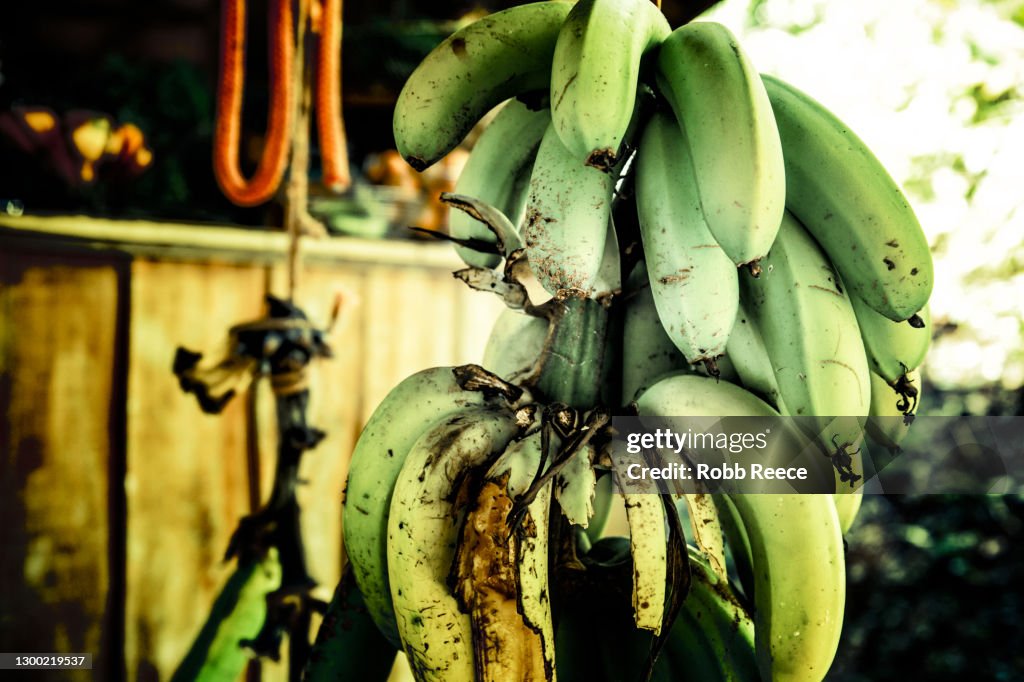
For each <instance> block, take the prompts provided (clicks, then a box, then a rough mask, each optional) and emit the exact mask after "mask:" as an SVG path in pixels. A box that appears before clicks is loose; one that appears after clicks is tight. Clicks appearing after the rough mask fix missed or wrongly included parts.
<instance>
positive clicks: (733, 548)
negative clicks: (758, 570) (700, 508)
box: [711, 495, 754, 603]
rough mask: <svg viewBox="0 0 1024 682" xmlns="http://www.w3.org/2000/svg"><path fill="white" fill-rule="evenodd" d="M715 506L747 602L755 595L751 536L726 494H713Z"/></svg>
mask: <svg viewBox="0 0 1024 682" xmlns="http://www.w3.org/2000/svg"><path fill="white" fill-rule="evenodd" d="M711 497H712V499H713V500H714V502H715V508H716V509H717V510H718V522H719V524H721V526H722V535H724V536H725V542H726V544H727V545H728V547H729V554H730V555H731V556H732V565H733V568H734V569H735V571H736V578H737V579H738V580H739V586H740V590H741V591H742V593H743V597H744V598H745V599H746V601H747V603H750V602H751V598H752V597H753V595H754V564H753V560H752V559H751V558H750V538H748V537H747V531H746V529H745V528H744V527H743V521H742V520H741V519H740V515H739V512H737V511H736V507H735V505H733V503H732V502H730V501H729V498H728V496H726V495H712V496H711Z"/></svg>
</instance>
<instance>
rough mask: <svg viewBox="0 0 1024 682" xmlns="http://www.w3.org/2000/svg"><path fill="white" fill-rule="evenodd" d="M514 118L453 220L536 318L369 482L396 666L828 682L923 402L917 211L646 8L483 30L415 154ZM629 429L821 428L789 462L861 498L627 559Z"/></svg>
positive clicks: (515, 329)
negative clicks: (862, 528) (817, 462)
mask: <svg viewBox="0 0 1024 682" xmlns="http://www.w3.org/2000/svg"><path fill="white" fill-rule="evenodd" d="M495 107H501V109H500V110H499V112H498V114H497V115H496V117H495V118H494V119H493V120H492V122H491V124H490V126H489V127H488V128H487V129H486V130H485V131H484V133H483V134H482V136H481V137H480V138H479V141H478V142H477V144H476V146H475V148H474V150H473V152H472V154H471V156H470V159H469V162H468V163H467V165H466V167H465V171H464V173H463V175H462V177H461V178H460V179H459V181H458V185H457V191H456V192H455V193H454V194H452V195H445V196H443V197H442V198H443V199H444V200H445V201H447V202H448V203H449V204H450V205H451V206H452V207H454V208H456V209H459V211H460V212H459V213H457V214H456V215H454V217H453V219H452V223H451V237H452V239H453V241H455V242H456V244H457V251H458V254H459V255H460V257H461V258H462V259H463V260H464V261H465V263H466V265H467V266H468V267H466V268H465V269H464V270H460V271H459V272H457V273H455V274H456V276H457V277H458V278H459V279H461V280H463V281H464V282H466V283H467V284H468V285H469V286H471V287H472V288H475V289H478V290H481V291H487V292H491V293H492V294H498V295H499V296H500V297H501V298H502V300H503V301H504V302H505V303H506V305H507V306H508V308H509V309H508V310H507V311H506V312H505V313H504V314H503V315H502V316H501V317H500V319H499V320H498V322H497V324H496V325H495V327H494V330H493V332H492V335H491V338H490V340H489V342H488V344H487V348H486V351H485V354H484V359H483V366H477V365H467V366H462V367H439V368H433V369H427V370H423V371H421V372H419V373H417V374H414V375H413V376H411V377H409V378H407V379H405V380H404V381H403V382H401V383H400V384H399V385H398V386H396V387H395V388H394V389H393V390H392V392H391V393H390V394H389V395H388V396H387V397H386V398H385V399H384V401H383V402H382V403H381V404H380V405H379V406H378V408H377V409H376V411H375V412H374V414H373V416H372V417H371V418H370V420H369V422H368V423H367V425H366V426H365V428H364V430H363V432H362V434H361V435H360V437H359V439H358V442H357V444H356V447H355V450H354V452H353V454H352V460H351V465H350V474H349V480H348V484H347V489H346V492H345V503H344V528H345V548H346V553H347V556H348V558H349V561H350V565H351V576H352V581H353V583H354V586H350V589H349V592H346V594H349V593H352V594H356V593H357V594H358V595H359V596H360V597H361V599H362V603H363V604H364V605H365V612H364V611H360V612H359V613H360V614H362V613H365V614H366V618H368V619H369V621H371V622H372V623H374V624H375V625H376V628H377V629H379V631H380V633H381V634H382V635H383V638H384V642H385V643H384V644H380V643H378V645H376V647H377V649H379V650H381V651H386V652H388V653H389V655H390V652H391V651H392V648H393V650H395V651H398V650H400V651H402V652H404V654H405V656H406V657H407V658H408V661H409V664H410V667H411V669H412V672H413V674H414V676H415V678H416V679H417V680H418V681H419V682H424V681H426V680H439V681H440V680H444V681H446V682H462V681H467V682H468V681H470V680H493V681H506V680H544V681H545V682H547V681H551V680H555V679H556V678H558V679H561V680H575V679H579V680H587V681H588V682H589V681H591V680H609V681H616V682H618V681H620V680H633V679H657V680H672V679H681V680H683V679H685V680H689V679H698V680H739V681H746V680H751V681H753V680H761V681H762V682H769V681H775V682H779V681H790V680H792V681H793V682H814V681H816V680H822V679H824V677H825V675H826V673H827V672H828V669H829V667H830V665H831V663H832V660H833V657H834V655H835V653H836V650H837V647H838V646H839V641H840V634H841V632H842V622H843V610H844V600H845V584H846V582H845V563H844V556H843V534H844V533H846V532H847V531H848V530H849V528H850V526H851V524H852V523H853V521H854V518H855V516H856V512H857V508H858V506H859V503H860V500H861V496H860V495H859V493H860V488H859V487H858V486H859V483H860V482H862V479H861V476H862V467H861V463H860V455H859V454H858V453H859V452H860V448H862V447H864V445H863V444H864V432H865V430H867V431H868V434H869V436H870V438H871V439H872V440H873V441H874V442H876V443H881V444H882V445H883V446H885V447H889V448H895V447H897V446H898V443H899V440H900V438H902V436H903V431H905V428H906V427H905V426H904V427H903V428H902V429H900V428H896V426H892V425H890V422H891V421H892V419H884V417H890V416H892V415H899V416H903V415H909V414H912V413H913V412H914V411H915V410H916V409H917V407H918V401H919V399H920V380H919V378H918V377H919V372H918V367H919V366H920V364H921V362H922V360H923V358H924V355H925V352H926V350H927V347H928V342H929V339H930V319H929V317H928V313H927V308H926V305H927V302H928V297H929V295H930V292H931V284H932V265H931V256H930V253H929V250H928V245H927V242H926V240H925V237H924V235H923V233H922V231H921V227H920V225H919V224H918V222H917V220H916V218H915V217H914V214H913V212H912V210H911V209H910V208H909V205H908V203H907V201H906V199H905V198H904V197H903V195H902V193H901V192H900V190H899V188H898V187H897V186H896V184H895V182H894V181H893V180H892V178H891V177H890V176H889V175H888V173H887V172H886V171H885V169H884V168H883V167H882V166H881V164H880V163H879V162H878V160H877V159H876V158H875V156H874V155H873V154H872V153H871V152H870V150H868V148H867V147H866V146H865V145H864V143H863V142H862V141H861V140H860V139H859V138H858V137H857V136H856V135H855V134H854V133H853V132H852V131H851V130H850V129H849V128H848V127H846V126H845V125H844V124H843V123H842V122H841V121H839V120H838V119H837V118H836V117H835V116H834V115H833V114H831V113H830V112H829V111H827V110H826V109H825V108H824V107H823V106H821V105H820V104H819V103H818V102H816V101H815V100H813V99H811V98H810V97H809V96H807V95H805V94H803V93H801V92H799V91H798V90H796V89H795V88H793V87H792V86H790V85H788V84H786V83H784V82H782V81H780V80H778V79H776V78H771V77H767V76H765V77H762V76H761V75H760V74H759V73H758V72H757V70H756V69H755V67H754V66H753V64H752V63H751V61H750V59H749V58H748V57H747V56H746V54H745V53H744V51H743V49H742V48H741V46H740V45H739V43H738V41H737V39H736V37H735V36H734V35H733V34H732V33H731V32H730V31H729V30H728V29H727V28H725V27H724V26H722V25H720V24H717V23H712V22H695V23H690V24H687V25H685V26H682V27H679V28H677V29H676V30H674V31H673V30H671V27H670V26H669V25H668V23H667V22H666V20H665V18H664V16H663V15H662V14H661V13H660V12H659V11H658V10H657V8H656V7H655V5H653V4H652V3H650V2H648V1H647V0H579V1H578V2H576V3H575V4H572V3H567V2H559V1H547V2H534V3H530V4H524V5H519V6H516V7H513V8H511V9H507V10H504V11H501V12H497V13H495V14H492V15H490V16H487V17H485V18H483V19H480V20H478V21H477V22H475V23H473V24H470V25H468V26H466V27H464V28H462V29H460V30H459V31H457V32H456V33H454V34H453V35H452V36H450V37H449V38H448V39H447V40H445V41H444V42H443V43H441V44H440V45H439V46H438V47H437V48H436V49H435V50H434V51H433V52H431V53H430V55H428V56H427V57H426V58H425V59H424V61H423V62H422V63H421V65H420V66H419V67H418V68H417V69H416V70H415V72H414V73H413V74H412V76H411V77H410V78H409V80H408V82H407V83H406V85H405V88H404V89H403V90H402V93H401V95H400V96H399V100H398V104H397V107H396V110H395V119H394V131H395V140H396V143H397V146H398V149H399V151H400V152H401V153H402V155H403V156H404V157H405V158H406V160H407V161H408V162H409V163H410V164H411V165H413V166H414V167H415V168H418V169H423V168H426V167H427V166H429V165H431V164H432V163H434V162H436V161H437V160H439V159H440V158H441V157H442V156H444V155H445V154H446V153H447V152H448V151H450V150H451V149H452V148H454V147H455V146H456V145H457V144H459V142H460V141H461V140H462V138H463V137H464V136H465V134H466V133H467V132H468V131H469V129H470V128H471V127H472V126H473V125H474V124H475V123H476V122H477V121H478V120H479V119H480V118H481V117H482V116H483V115H484V114H486V113H487V112H488V111H489V110H491V109H492V108H495ZM531 282H536V283H539V285H540V286H539V287H533V286H531ZM542 290H543V292H546V293H543V292H542ZM531 292H532V296H533V298H536V296H537V293H536V292H542V295H543V297H544V300H533V298H531ZM618 414H639V415H641V416H651V417H662V416H664V417H687V416H690V417H710V416H732V417H744V416H746V417H779V416H790V417H801V418H802V419H800V420H799V424H800V427H801V428H794V429H788V430H786V431H787V433H786V434H785V435H784V436H783V437H781V441H780V442H781V443H782V445H781V446H780V447H782V448H783V449H784V450H785V451H786V452H790V451H792V452H797V451H803V450H806V449H813V448H817V449H819V450H820V451H821V453H822V455H823V457H821V462H822V467H821V472H819V473H821V474H822V475H823V480H826V481H828V485H829V486H830V489H831V486H832V485H833V483H832V481H833V479H834V486H835V488H834V490H835V494H834V495H829V494H802V495H801V494H758V495H744V494H736V493H729V494H725V493H716V494H715V495H713V496H711V498H704V497H702V496H700V495H686V496H666V495H659V494H658V490H657V488H656V487H654V486H653V485H652V487H651V488H650V489H649V490H643V489H637V488H631V489H630V491H629V493H628V494H621V498H620V499H621V500H622V503H623V504H624V506H625V512H626V513H625V518H626V523H627V525H628V528H629V536H628V537H603V536H602V529H603V528H604V523H605V519H606V518H607V515H608V510H609V509H610V508H611V507H612V506H613V498H614V497H615V493H613V492H612V490H613V486H612V483H613V481H616V480H618V478H617V477H618V476H619V475H620V473H621V472H620V470H619V469H617V468H616V466H615V455H614V452H613V449H612V448H611V446H610V443H611V442H612V432H611V429H610V421H611V417H612V415H618ZM908 420H909V417H908ZM865 427H867V428H866V429H865ZM677 497H678V500H677V499H676V498H677ZM684 501H685V504H683V502H684ZM685 524H688V525H689V526H690V528H691V530H690V531H689V532H687V531H686V530H685V528H684V525H685ZM687 538H692V539H693V545H694V546H687ZM726 553H728V555H729V556H731V557H732V561H731V563H730V564H728V566H731V568H729V569H727V564H726V559H725V557H726ZM729 571H732V573H730V572H729ZM356 591H357V592H356ZM366 618H364V619H362V620H360V621H359V623H361V624H365V622H367V620H366ZM354 631H355V632H360V633H362V632H363V631H362V630H361V629H360V630H354ZM362 637H363V635H362V634H360V635H359V636H358V637H357V636H352V637H350V638H349V639H352V641H356V642H361V641H364V639H363V638H362ZM345 639H346V638H345V637H344V636H335V637H332V638H330V639H326V640H325V644H324V645H323V647H324V651H323V656H324V659H323V660H325V661H331V660H335V659H333V658H332V657H331V656H332V654H331V653H330V649H329V647H331V646H334V647H343V646H345ZM337 660H346V661H348V660H351V659H350V658H349V657H345V656H339V657H337ZM331 665H332V664H330V663H327V664H326V665H325V666H322V670H325V671H326V672H327V673H329V671H330V669H331ZM386 667H387V666H379V669H381V670H383V669H384V668H386ZM377 678H378V679H383V674H377ZM364 679H365V677H364Z"/></svg>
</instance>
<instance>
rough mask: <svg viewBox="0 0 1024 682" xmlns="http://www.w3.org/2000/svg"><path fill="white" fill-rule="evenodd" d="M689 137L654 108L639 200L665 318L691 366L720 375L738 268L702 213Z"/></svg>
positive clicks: (650, 270) (640, 167)
mask: <svg viewBox="0 0 1024 682" xmlns="http://www.w3.org/2000/svg"><path fill="white" fill-rule="evenodd" d="M693 167H694V166H693V161H692V160H691V157H690V148H689V145H688V144H687V141H686V134H685V133H684V132H683V131H682V130H681V129H680V127H679V126H678V125H677V124H676V122H675V121H674V120H672V118H671V117H670V116H668V115H666V114H660V113H655V114H654V116H653V117H652V118H651V120H650V121H649V122H648V124H647V127H646V128H645V129H644V133H643V137H642V138H641V139H640V148H639V151H638V152H637V170H636V205H637V213H638V216H639V221H640V236H641V239H642V241H643V246H644V253H645V254H646V256H647V274H648V278H649V280H650V285H651V293H652V295H653V296H654V304H655V306H656V307H657V310H658V317H659V318H660V319H661V323H662V325H663V326H664V328H665V331H666V332H667V333H668V335H669V338H670V339H672V342H673V343H675V345H676V347H677V348H679V350H680V351H681V352H682V354H683V356H684V357H685V358H686V360H687V362H689V363H691V364H696V363H701V362H702V363H704V364H705V365H706V366H707V367H708V370H709V371H710V372H711V373H712V374H715V373H717V372H716V370H715V365H714V363H715V358H716V357H718V356H719V355H722V354H723V353H724V352H725V347H726V343H727V342H728V340H729V332H730V331H731V330H732V326H733V323H734V322H735V321H736V312H737V307H738V301H739V282H738V278H737V273H736V267H735V265H734V264H733V262H732V261H731V260H730V259H729V256H727V255H726V254H725V252H724V251H723V250H722V247H721V246H719V245H718V242H717V241H715V238H714V237H713V236H712V234H711V231H710V230H709V229H708V225H709V223H708V222H707V221H705V216H704V213H703V212H702V211H701V199H700V196H699V195H698V192H697V187H696V184H695V181H694V177H693Z"/></svg>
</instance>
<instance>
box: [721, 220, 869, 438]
mask: <svg viewBox="0 0 1024 682" xmlns="http://www.w3.org/2000/svg"><path fill="white" fill-rule="evenodd" d="M762 268H763V272H762V274H761V276H760V277H757V278H754V277H752V276H750V275H749V273H742V274H741V276H740V286H741V291H742V294H743V300H744V304H745V306H746V309H747V312H748V313H749V314H750V315H751V317H752V318H753V319H754V323H755V324H756V325H757V328H758V329H759V330H760V331H761V338H762V339H763V340H764V345H765V348H766V349H767V351H768V357H769V359H770V361H771V364H772V367H773V368H774V369H775V379H776V381H777V382H778V386H779V393H780V395H781V396H782V400H783V402H784V403H785V405H786V408H787V410H788V411H789V414H790V415H792V416H794V417H818V418H820V419H818V420H816V421H815V422H814V423H815V426H814V430H815V431H816V433H817V435H819V437H820V440H821V443H822V446H823V447H824V448H826V449H827V450H828V451H831V450H833V449H834V448H835V447H837V446H838V445H839V444H854V448H853V449H856V447H855V444H856V443H857V442H858V441H859V440H860V439H861V436H862V433H861V425H862V424H863V422H864V419H865V418H866V417H867V414H868V408H869V407H870V404H871V383H870V380H869V378H868V374H869V373H868V361H867V355H866V354H865V351H864V342H863V341H862V340H861V338H860V328H859V326H858V325H857V317H856V316H855V315H854V312H853V306H852V304H851V303H850V297H849V296H848V295H847V293H846V291H845V290H844V288H843V287H842V285H841V283H840V280H839V278H838V277H837V276H836V273H835V271H834V270H833V269H832V265H831V263H830V262H829V260H828V258H827V257H826V256H825V254H824V253H823V252H822V250H821V248H820V247H819V246H818V245H817V244H816V243H815V241H814V239H812V238H811V236H810V235H809V234H808V233H807V231H806V230H805V229H804V228H803V226H801V225H800V223H799V222H798V221H797V220H796V219H795V218H794V217H793V216H792V215H791V214H789V213H788V212H787V213H786V214H785V216H784V217H783V220H782V225H781V227H780V228H779V233H778V236H777V237H776V239H775V243H774V244H773V245H772V249H771V251H770V252H769V254H768V256H767V257H766V258H765V259H764V260H763V261H762ZM833 418H841V419H835V420H834V421H829V420H832V419H833ZM833 440H835V443H833V442H832V441H833Z"/></svg>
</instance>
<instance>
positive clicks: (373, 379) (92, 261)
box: [0, 218, 500, 681]
mask: <svg viewBox="0 0 1024 682" xmlns="http://www.w3.org/2000/svg"><path fill="white" fill-rule="evenodd" d="M285 250H286V244H285V238H284V235H282V234H279V233H270V232H253V231H244V230H238V229H231V228H225V227H216V226H205V227H200V226H184V225H168V224H165V225H159V224H153V223H141V222H140V223H125V222H119V223H112V222H106V221H98V220H91V219H85V218H45V219H43V218H17V219H14V218H11V219H6V218H5V219H3V220H0V651H7V652H13V651H25V652H91V653H92V654H93V656H94V670H93V671H91V672H85V671H78V672H68V673H64V674H62V675H60V676H59V677H58V676H56V675H54V676H51V678H50V679H66V680H91V679H112V680H121V679H129V680H143V681H145V680H166V679H168V678H169V676H170V673H171V672H172V671H173V669H174V667H175V666H176V664H177V663H178V661H179V660H180V659H181V657H182V655H183V654H184V652H185V651H186V650H187V648H188V646H189V644H190V642H191V639H192V637H193V636H194V635H195V633H196V632H197V630H198V628H199V626H200V624H201V623H202V621H203V619H204V616H205V613H206V610H207V609H208V607H209V605H210V603H211V602H212V600H213V597H214V595H215V594H216V593H217V591H218V589H219V588H220V586H221V584H222V583H223V581H224V580H225V579H226V577H227V576H228V575H229V573H230V569H231V567H230V565H226V564H224V563H223V562H222V561H221V556H222V554H223V551H224V548H225V546H226V543H227V540H228V537H229V536H230V534H231V532H232V531H233V530H234V528H235V524H236V523H237V522H238V519H239V518H240V517H241V516H243V515H245V514H247V513H249V512H250V511H252V510H253V509H254V508H255V507H256V506H258V504H259V501H260V500H261V499H262V498H263V497H264V496H265V495H266V494H267V492H268V489H269V484H270V477H271V475H272V470H273V467H272V459H271V458H272V457H273V456H274V449H275V441H274V433H273V431H274V423H273V405H272V397H271V395H270V393H269V390H267V389H266V388H265V387H262V388H258V389H257V390H255V391H252V392H251V393H250V395H248V396H244V397H240V398H236V399H235V400H234V401H232V403H231V404H229V406H228V407H227V409H226V411H225V412H224V413H223V414H222V415H220V416H215V417H214V416H208V415H204V414H202V413H201V412H200V410H199V408H198V406H197V405H196V404H195V401H194V400H193V399H192V398H191V397H190V396H186V395H184V394H182V392H181V391H180V390H179V388H178V386H177V382H176V380H175V378H174V376H173V375H172V373H171V360H172V357H173V354H174V350H175V348H176V347H177V346H178V345H184V346H186V347H188V348H191V349H196V350H201V351H203V352H206V353H210V354H216V353H217V352H218V351H219V350H220V349H221V348H222V345H223V342H224V340H225V338H226V330H227V328H228V327H229V326H230V325H232V324H235V323H237V322H242V321H245V320H250V319H254V318H256V317H259V316H261V315H262V314H263V296H264V294H265V293H267V292H270V293H275V294H277V295H282V294H284V293H285V292H286V286H285V285H286V283H285V268H284V264H283V263H284V257H283V254H284V253H285ZM304 253H305V263H306V267H305V269H304V270H303V273H302V275H301V278H300V280H299V288H298V291H297V296H296V300H297V302H298V303H299V304H300V305H301V306H303V307H304V309H305V310H306V311H307V313H308V314H309V315H310V316H311V317H312V318H313V319H314V320H315V321H318V322H325V321H326V319H327V317H328V314H329V309H330V306H331V303H332V300H333V296H334V293H335V292H337V291H340V292H341V293H342V295H343V300H344V305H343V310H342V316H341V318H340V320H339V323H338V324H337V326H336V327H335V329H334V332H333V333H332V335H331V337H330V343H331V345H332V347H333V349H334V351H335V356H336V357H335V358H333V359H331V360H327V361H322V362H319V363H318V364H317V365H316V366H315V369H314V372H313V376H312V379H311V390H312V413H311V422H312V424H313V425H315V426H318V427H321V428H323V429H324V430H326V431H327V433H328V437H327V438H326V440H325V441H324V442H322V443H321V444H320V445H319V446H318V447H317V448H316V449H315V450H313V451H311V452H310V453H308V454H307V455H306V457H305V458H304V466H303V471H302V477H303V478H304V479H306V480H307V481H308V483H307V484H306V485H304V486H302V488H301V491H300V500H301V502H302V505H303V519H304V532H305V535H306V538H307V553H308V555H309V564H310V569H311V571H312V573H313V574H314V576H315V577H316V578H317V579H318V581H319V582H320V584H321V589H322V590H323V592H324V595H325V596H329V594H330V591H331V589H333V586H334V584H335V582H336V581H337V578H338V574H339V570H340V561H341V552H342V549H341V532H340V528H341V504H340V503H341V490H342V486H343V484H344V480H345V476H346V474H347V462H348V456H349V453H350V451H351V449H352V445H353V442H354V440H355V438H356V436H357V435H358V433H359V430H360V428H361V426H362V424H363V423H364V421H365V420H366V418H367V417H368V416H369V414H370V413H371V411H372V409H373V407H374V406H375V405H376V404H377V402H378V401H379V400H380V399H381V398H382V397H383V396H384V395H385V394H386V392H387V391H388V390H389V388H390V387H391V386H393V385H394V384H395V383H396V382H397V381H398V380H400V379H401V378H402V377H404V376H406V375H408V374H410V373H411V372H413V371H415V370H418V369H421V368H424V367H428V366H432V365H441V364H456V363H464V362H473V361H479V359H480V354H481V351H482V348H483V344H484V341H485V339H486V335H487V333H488V330H489V329H490V325H491V323H492V322H493V320H494V319H495V317H496V315H497V313H498V311H499V310H500V303H499V302H498V301H497V299H496V298H494V297H490V296H486V295H484V294H476V293H473V292H470V291H468V290H466V289H465V287H464V286H463V285H462V284H461V283H459V282H457V281H456V280H454V279H453V278H452V277H451V274H450V273H451V271H452V270H454V269H456V268H458V267H459V264H458V262H457V261H456V260H455V258H454V255H453V254H452V252H451V249H450V248H449V247H447V246H444V245H424V244H414V243H404V242H372V241H365V240H355V239H332V240H329V241H325V242H315V243H313V242H310V243H308V244H307V246H306V247H305V249H304ZM252 417H255V419H253V418H252ZM254 425H255V426H254ZM285 671H286V663H285V662H284V661H282V663H280V664H268V665H265V666H264V670H263V674H262V679H264V680H283V679H285V674H284V673H285Z"/></svg>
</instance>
